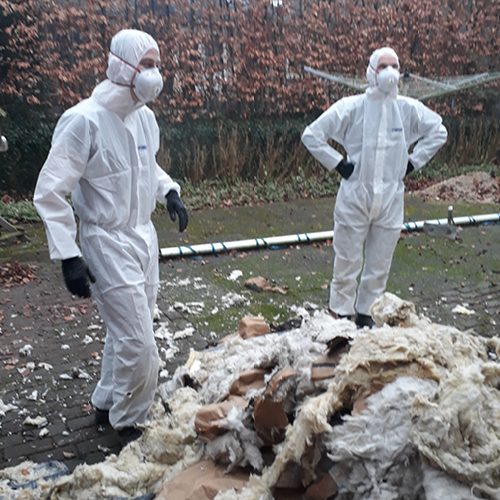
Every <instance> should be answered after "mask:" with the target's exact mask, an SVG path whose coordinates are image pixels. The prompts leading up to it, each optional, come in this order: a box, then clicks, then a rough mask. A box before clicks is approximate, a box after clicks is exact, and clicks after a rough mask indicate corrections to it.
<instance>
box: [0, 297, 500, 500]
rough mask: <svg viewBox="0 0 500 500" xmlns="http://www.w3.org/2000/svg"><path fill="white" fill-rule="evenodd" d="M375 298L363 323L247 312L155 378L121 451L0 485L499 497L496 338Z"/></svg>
mask: <svg viewBox="0 0 500 500" xmlns="http://www.w3.org/2000/svg"><path fill="white" fill-rule="evenodd" d="M371 312H372V315H373V317H374V319H375V321H376V323H377V325H378V327H377V328H374V329H372V330H368V329H365V330H356V329H355V326H354V324H353V323H352V322H349V321H347V320H345V319H342V320H336V319H333V318H332V317H331V316H330V315H329V314H327V313H326V312H323V311H316V312H315V313H314V315H313V316H309V315H308V314H307V313H305V311H304V319H303V322H302V325H301V326H300V328H297V329H294V330H291V331H287V332H281V333H267V332H268V330H266V328H265V326H264V327H263V325H262V321H261V320H259V319H256V320H252V321H248V319H247V321H246V323H244V324H243V326H242V328H241V329H240V330H241V331H240V334H239V335H234V336H231V337H230V338H227V339H225V341H224V343H223V344H221V345H220V346H219V347H217V348H214V349H210V350H207V351H204V352H194V351H193V352H192V353H191V356H190V359H189V361H188V363H187V364H186V365H185V366H183V367H180V368H179V369H178V370H177V371H176V372H175V374H174V376H173V378H172V379H171V380H170V381H168V382H167V383H165V384H163V385H162V386H160V388H159V399H158V401H157V403H156V404H155V406H154V408H153V410H152V414H151V420H150V422H148V424H147V425H146V426H145V429H144V434H143V436H142V437H141V438H140V439H139V440H138V441H136V442H133V443H131V444H129V445H128V446H127V447H126V448H124V449H123V450H122V452H121V453H120V455H119V456H111V457H108V458H107V460H106V461H105V462H103V463H100V464H94V465H81V466H78V467H77V468H76V469H75V471H74V472H73V474H71V475H67V476H63V477H60V478H58V479H56V480H54V481H53V483H51V485H50V487H47V484H45V486H44V489H43V491H42V489H40V488H37V489H34V490H32V492H33V496H27V495H25V496H22V497H20V496H19V497H16V496H9V492H7V491H6V490H2V489H1V488H2V486H5V484H6V481H5V478H6V477H8V472H6V471H8V470H7V469H6V470H4V471H0V472H1V473H2V474H3V476H1V477H0V480H1V482H0V484H1V485H2V486H0V497H1V498H6V499H10V498H13V499H14V498H23V499H31V498H37V499H38V498H51V499H54V500H69V499H72V500H80V499H81V500H94V499H106V498H107V499H111V498H115V499H117V498H139V497H141V496H143V498H151V496H147V495H148V494H151V493H155V494H156V495H155V496H154V498H155V499H159V500H167V499H168V500H185V499H192V500H195V499H196V500H205V499H213V498H215V499H216V500H236V499H241V500H243V499H244V500H247V499H248V500H250V499H255V500H257V499H259V500H267V499H269V500H271V499H273V498H274V499H281V498H283V499H284V498H286V499H295V498H297V499H306V500H327V499H342V500H343V499H356V500H357V499H384V500H395V499H401V500H403V499H404V500H413V499H415V500H416V499H420V500H424V499H427V500H438V499H439V500H441V499H442V498H453V499H454V500H456V499H459V500H460V499H471V498H493V499H500V392H499V387H500V362H499V356H500V339H499V338H497V337H495V338H490V339H483V338H480V337H476V336H474V335H472V334H468V333H463V332H461V331H459V330H457V329H455V328H452V327H449V326H443V325H437V324H433V323H431V322H430V321H429V320H428V319H426V318H425V317H419V316H417V315H416V313H415V308H414V306H413V304H411V303H409V302H404V301H402V300H400V299H399V298H398V297H395V296H394V295H391V294H385V295H384V296H383V297H381V298H380V299H379V300H378V301H376V302H375V303H374V304H373V305H372V309H371ZM252 329H253V330H254V331H257V332H258V333H259V334H261V335H259V336H251V335H250V334H249V333H248V332H249V331H250V330H252ZM244 337H246V338H244ZM24 491H25V492H26V490H24ZM36 494H38V496H35V495H36ZM2 495H3V496H2Z"/></svg>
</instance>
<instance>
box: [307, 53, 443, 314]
mask: <svg viewBox="0 0 500 500" xmlns="http://www.w3.org/2000/svg"><path fill="white" fill-rule="evenodd" d="M386 54H388V55H391V56H394V57H395V59H396V61H398V58H397V55H396V53H395V52H394V51H393V50H392V49H390V48H388V47H384V48H382V49H378V50H376V51H375V52H374V53H373V54H372V56H371V58H370V64H369V65H368V69H367V77H368V81H369V84H370V87H369V88H368V89H367V91H366V92H365V93H364V94H362V95H356V96H351V97H346V98H343V99H340V100H339V101H337V102H336V103H335V104H333V106H331V107H330V108H329V109H328V110H327V111H325V112H324V113H323V114H322V115H321V116H320V117H319V118H318V119H317V120H316V121H314V122H313V123H312V124H311V125H309V126H308V127H307V128H306V129H305V131H304V133H303V136H302V141H303V143H304V145H305V146H306V147H307V149H308V150H309V151H310V152H311V153H312V155H313V156H314V157H315V158H316V159H317V160H318V161H319V162H320V163H322V164H323V165H324V166H325V167H326V168H327V169H328V170H333V169H334V168H335V167H336V166H337V165H338V164H339V163H340V161H341V160H343V157H342V155H341V154H340V153H339V152H338V151H336V150H335V149H334V148H333V147H331V146H330V145H329V144H328V143H327V140H328V139H333V140H334V141H336V142H338V143H339V144H341V145H342V146H343V147H344V149H345V151H346V153H347V161H348V162H352V163H353V164H354V171H353V173H352V175H351V176H350V177H349V178H348V179H347V180H346V179H342V181H341V183H340V189H339V192H338V195H337V200H336V203H335V210H334V236H333V249H334V252H335V260H334V272H333V280H332V282H331V287H330V303H329V307H330V309H331V310H332V311H334V312H335V313H337V314H339V315H346V316H347V315H353V314H354V313H355V312H356V311H357V312H358V313H361V314H365V315H369V314H370V313H369V308H370V305H371V304H372V302H373V301H374V300H375V299H376V298H377V297H379V296H380V295H382V293H383V292H384V291H385V286H386V283H387V278H388V276H389V270H390V266H391V261H392V255H393V253H394V250H395V248H396V244H397V242H398V239H399V235H400V232H401V226H402V224H403V215H404V210H403V205H404V184H403V177H404V176H405V173H406V168H407V164H408V160H409V161H410V162H411V163H412V164H413V166H414V168H415V170H419V169H420V168H422V166H423V165H425V164H426V163H427V162H428V161H429V160H430V159H431V158H432V157H433V156H434V154H435V153H436V152H437V150H438V149H439V148H440V147H441V146H442V145H443V144H444V143H445V142H446V137H447V132H446V129H445V127H444V126H443V124H442V120H441V118H440V116H439V115H437V114H436V113H435V112H433V111H431V110H430V109H429V108H427V107H426V106H424V105H423V104H422V103H421V102H419V101H417V100H415V99H411V98H408V97H402V96H398V94H397V88H396V89H395V90H393V91H392V92H390V93H386V92H383V91H382V90H380V89H379V88H378V86H377V81H376V73H375V70H376V68H377V66H378V62H379V59H380V57H382V56H383V55H386ZM398 66H399V62H398ZM417 141H418V142H417ZM415 142H417V144H416V145H415V148H414V149H413V152H412V153H411V155H409V156H408V150H409V147H410V145H411V144H413V143H415ZM363 245H365V264H364V267H363V272H362V274H361V280H360V284H359V290H358V296H357V300H356V287H357V282H356V279H357V277H358V275H359V273H360V271H361V268H362V266H363ZM355 300H356V304H355Z"/></svg>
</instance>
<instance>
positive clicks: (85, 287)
mask: <svg viewBox="0 0 500 500" xmlns="http://www.w3.org/2000/svg"><path fill="white" fill-rule="evenodd" d="M62 272H63V275H64V281H65V282H66V286H67V287H68V290H69V291H70V292H71V293H72V294H73V295H78V296H79V297H82V298H83V299H88V298H89V297H90V283H89V280H90V281H91V282H92V283H95V277H94V275H93V274H92V273H91V272H90V269H89V267H88V266H87V264H85V261H84V260H83V259H82V258H81V257H72V258H71V259H65V260H63V261H62Z"/></svg>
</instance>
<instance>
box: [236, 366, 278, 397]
mask: <svg viewBox="0 0 500 500" xmlns="http://www.w3.org/2000/svg"><path fill="white" fill-rule="evenodd" d="M268 373H269V370H264V369H263V368H254V369H253V370H247V371H246V372H241V373H240V376H239V378H238V380H235V381H234V382H233V385H232V386H231V388H230V389H229V394H233V395H235V396H244V395H245V394H246V393H247V392H248V391H249V390H250V389H263V388H264V387H265V386H266V383H265V382H264V377H265V376H266V375H267V374H268Z"/></svg>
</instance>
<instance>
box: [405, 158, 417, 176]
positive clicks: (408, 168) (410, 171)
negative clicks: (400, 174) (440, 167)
mask: <svg viewBox="0 0 500 500" xmlns="http://www.w3.org/2000/svg"><path fill="white" fill-rule="evenodd" d="M414 170H415V167H414V166H413V165H412V164H411V161H410V160H408V166H407V167H406V174H405V177H406V176H407V175H408V174H411V173H412V172H413V171H414Z"/></svg>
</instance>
